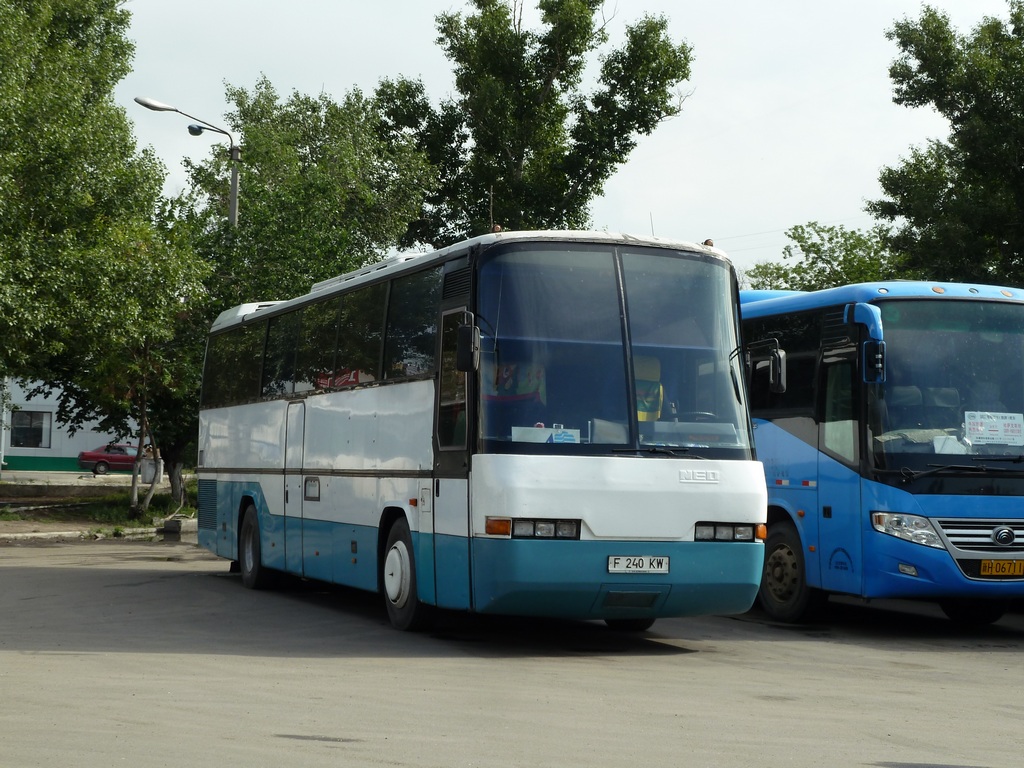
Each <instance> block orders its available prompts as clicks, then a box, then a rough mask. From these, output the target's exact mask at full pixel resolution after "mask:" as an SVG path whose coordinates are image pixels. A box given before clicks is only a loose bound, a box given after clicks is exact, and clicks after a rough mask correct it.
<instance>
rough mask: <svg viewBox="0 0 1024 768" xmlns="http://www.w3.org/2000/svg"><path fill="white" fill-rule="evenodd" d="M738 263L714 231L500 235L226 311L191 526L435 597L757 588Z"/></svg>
mask: <svg viewBox="0 0 1024 768" xmlns="http://www.w3.org/2000/svg"><path fill="white" fill-rule="evenodd" d="M745 397H746V393H745V388H744V383H743V371H742V365H741V355H740V349H739V305H738V290H737V287H736V276H735V271H734V269H733V267H732V265H731V264H730V262H729V261H728V259H726V258H725V257H724V255H723V254H721V253H720V252H718V251H715V250H713V249H710V248H705V247H703V246H698V245H691V244H685V243H676V242H669V241H666V240H661V239H638V238H635V237H626V236H618V235H611V234H606V233H600V232H596V233H585V232H518V233H496V234H490V235H486V236H483V237H479V238H476V239H474V240H470V241H467V242H464V243H460V244H458V245H454V246H451V247H448V248H445V249H443V250H440V251H436V252H433V253H426V254H418V255H403V256H398V257H394V258H391V259H388V260H385V261H382V262H380V263H378V264H373V265H371V266H368V267H366V268H364V269H361V270H358V271H355V272H352V273H350V274H346V275H343V276H341V277H338V278H334V279H331V280H327V281H325V282H323V283H319V284H317V285H315V286H313V289H312V290H311V291H310V292H309V293H308V294H306V295H304V296H300V297H298V298H295V299H291V300H288V301H283V302H271V303H264V304H247V305H244V306H240V307H237V308H235V309H233V310H230V311H227V312H225V313H223V314H222V315H221V316H220V317H219V318H218V319H217V320H216V322H215V324H214V325H213V328H212V330H211V334H210V337H209V341H208V346H207V352H206V367H205V375H204V380H203V390H202V405H201V412H200V434H199V465H198V475H199V520H198V527H199V541H200V544H201V545H202V546H204V547H206V548H208V549H209V550H211V551H212V552H214V553H216V554H218V555H220V556H222V557H225V558H229V559H231V560H233V561H236V563H237V567H238V569H239V570H240V571H241V576H242V581H243V583H244V584H245V585H246V586H249V587H264V586H266V585H268V584H269V583H270V581H271V580H272V578H273V576H274V575H275V574H276V573H279V572H285V573H289V574H295V575H298V576H302V577H308V578H311V579H318V580H323V581H326V582H333V583H336V584H343V585H348V586H352V587H357V588H363V589H367V590H374V591H379V592H381V593H382V594H383V595H384V602H385V605H386V607H387V610H388V614H389V618H390V621H391V622H392V624H393V625H394V626H395V627H397V628H400V629H411V628H416V627H418V626H422V625H423V623H424V622H425V621H426V619H427V618H428V617H429V614H430V612H431V610H432V608H433V607H440V608H445V609H453V610H457V611H474V612H480V613H497V614H510V615H530V616H552V617H566V618H576V619H603V620H604V621H606V622H607V623H608V624H609V625H610V626H614V627H617V628H621V629H633V630H642V629H646V628H647V627H649V626H650V625H651V624H652V623H653V621H654V620H655V618H657V617H662V616H686V615H696V614H712V613H740V612H743V611H745V610H747V609H748V608H749V607H750V606H751V605H752V604H753V601H754V598H755V596H756V594H757V588H758V583H759V581H760V577H761V565H762V562H763V556H764V543H763V537H764V534H765V528H764V521H765V509H766V491H765V485H764V475H763V470H762V467H761V465H760V464H759V463H757V462H756V461H755V460H754V455H753V449H752V437H751V428H750V421H749V411H748V409H747V407H746V402H745Z"/></svg>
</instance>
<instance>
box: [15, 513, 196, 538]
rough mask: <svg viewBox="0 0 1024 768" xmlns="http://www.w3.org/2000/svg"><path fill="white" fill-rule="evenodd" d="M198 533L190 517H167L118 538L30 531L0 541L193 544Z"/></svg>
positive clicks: (90, 533)
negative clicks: (152, 540)
mask: <svg viewBox="0 0 1024 768" xmlns="http://www.w3.org/2000/svg"><path fill="white" fill-rule="evenodd" d="M197 532H198V525H197V522H196V520H195V519H193V518H190V517H169V518H167V519H166V520H164V521H163V524H162V525H160V526H146V527H141V528H125V529H123V530H122V532H121V535H120V536H111V535H108V534H104V533H96V532H93V531H89V530H84V531H81V530H80V531H30V532H25V533H2V532H0V541H63V540H68V539H79V540H81V539H89V540H91V541H103V540H106V539H116V540H124V541H137V540H139V539H150V538H154V537H156V536H162V539H161V540H162V541H186V542H193V543H194V542H195V541H196V536H197Z"/></svg>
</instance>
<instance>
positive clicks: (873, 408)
mask: <svg viewBox="0 0 1024 768" xmlns="http://www.w3.org/2000/svg"><path fill="white" fill-rule="evenodd" d="M879 306H880V308H881V310H882V322H883V327H884V329H885V343H886V381H885V384H884V385H883V386H882V392H881V393H879V392H876V393H875V396H874V397H870V398H869V407H870V413H869V422H870V423H871V424H873V425H874V429H873V433H874V436H873V440H872V443H873V445H872V448H873V453H874V459H875V466H876V467H878V468H882V469H891V470H893V469H908V470H911V471H915V472H917V471H923V470H925V468H935V467H936V466H943V465H964V464H966V465H977V464H979V462H980V463H984V462H986V461H988V462H990V463H991V461H992V460H993V459H997V460H1002V461H1011V460H1013V461H1015V460H1018V459H1019V458H1020V457H1021V456H1022V455H1024V305H1022V304H1019V303H1010V302H1006V303H1000V302H994V301H993V302H986V303H981V302H978V301H955V300H950V301H934V300H891V301H886V302H884V303H880V305H879ZM878 394H881V395H882V396H881V397H879V396H878ZM958 456H959V457H960V458H959V459H958ZM1007 468H1009V467H1007Z"/></svg>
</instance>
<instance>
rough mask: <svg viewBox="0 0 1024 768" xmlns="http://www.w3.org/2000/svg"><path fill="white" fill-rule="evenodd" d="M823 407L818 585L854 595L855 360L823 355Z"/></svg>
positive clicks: (857, 557)
mask: <svg viewBox="0 0 1024 768" xmlns="http://www.w3.org/2000/svg"><path fill="white" fill-rule="evenodd" d="M823 363H824V365H823V371H822V372H823V379H822V381H823V385H824V386H823V387H822V389H823V393H824V407H823V409H822V419H821V422H820V424H819V436H818V440H819V442H818V447H819V449H820V450H819V452H818V557H819V564H820V568H821V571H820V573H821V586H822V588H823V589H826V590H828V591H829V592H843V593H846V594H852V595H858V594H860V592H861V586H862V583H863V574H862V573H861V566H862V563H863V557H862V556H861V514H860V507H861V498H860V497H861V482H860V474H859V472H858V471H857V467H858V465H859V458H860V456H859V453H860V441H859V422H858V416H857V414H858V413H860V410H861V409H859V408H858V407H857V405H856V402H857V399H856V397H857V393H858V392H859V391H860V387H859V386H858V384H857V381H856V378H855V374H856V364H855V360H853V359H852V358H850V357H849V356H847V355H835V356H834V357H830V356H829V355H827V354H826V355H825V356H824V358H823Z"/></svg>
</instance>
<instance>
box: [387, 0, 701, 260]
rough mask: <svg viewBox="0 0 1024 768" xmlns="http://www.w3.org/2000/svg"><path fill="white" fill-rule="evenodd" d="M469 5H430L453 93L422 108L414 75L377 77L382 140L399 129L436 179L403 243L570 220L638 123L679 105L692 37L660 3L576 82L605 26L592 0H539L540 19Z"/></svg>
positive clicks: (626, 148)
mask: <svg viewBox="0 0 1024 768" xmlns="http://www.w3.org/2000/svg"><path fill="white" fill-rule="evenodd" d="M471 5H472V6H473V7H474V8H475V13H472V14H469V15H467V16H465V17H464V16H463V15H462V14H459V13H445V14H441V15H440V16H438V17H437V30H438V38H437V42H438V44H439V45H440V46H441V47H442V48H443V49H444V51H445V54H446V55H447V57H448V59H449V60H450V61H451V62H452V63H453V65H454V69H455V88H456V91H457V95H456V96H454V97H451V98H446V99H444V100H442V101H441V103H440V105H439V106H438V108H436V109H435V108H433V107H432V106H431V104H430V102H429V100H428V98H427V95H426V91H425V89H424V86H423V84H422V82H420V81H414V80H409V79H405V78H401V79H398V80H384V81H382V83H381V84H380V86H379V88H378V90H377V93H376V96H377V100H378V102H379V104H380V105H381V108H382V110H383V112H384V121H383V123H382V126H381V130H382V131H383V134H384V136H385V137H387V138H388V139H389V141H404V140H406V139H407V138H408V137H409V136H412V137H414V138H415V140H416V143H417V145H418V146H419V147H420V148H422V149H423V151H424V152H426V153H427V155H428V156H429V157H430V160H431V162H432V164H433V166H434V167H435V168H436V169H437V171H438V174H439V182H440V183H439V186H438V187H437V189H436V190H435V191H434V192H433V193H432V194H430V195H429V196H428V197H427V200H426V204H425V205H424V207H423V210H422V212H421V214H420V216H419V217H418V218H416V219H415V220H414V221H413V222H412V224H411V225H410V227H409V230H408V232H407V234H406V236H405V239H404V243H405V244H406V245H412V244H414V243H428V244H431V245H434V246H442V245H446V244H450V243H452V242H455V241H457V240H460V239H462V238H465V237H469V236H473V235H478V234H482V233H484V232H488V231H490V230H491V228H492V226H493V225H494V224H498V225H501V226H503V227H505V228H509V229H531V228H563V227H565V228H578V227H584V226H586V225H587V223H588V221H589V203H590V201H591V200H592V199H593V198H594V197H595V196H597V195H600V194H601V192H602V190H603V185H604V183H605V182H606V181H607V180H608V178H609V177H610V176H611V174H612V173H613V172H614V170H615V168H616V167H617V166H618V165H620V164H622V163H623V162H625V160H626V159H627V158H628V156H629V153H630V152H631V151H632V150H633V148H634V147H635V146H636V142H637V137H638V136H641V135H649V134H650V133H651V132H652V131H653V130H654V129H655V128H656V127H657V126H658V124H659V123H660V122H661V121H662V120H664V119H666V118H668V117H671V116H674V115H676V114H678V113H679V111H680V109H681V103H682V97H680V96H679V95H677V94H675V93H674V91H673V89H674V88H676V87H677V86H678V85H679V84H680V83H681V82H682V81H684V80H685V79H686V78H687V77H689V74H690V48H689V47H688V46H687V45H686V44H685V43H674V42H673V41H672V40H671V39H670V38H669V36H668V32H667V28H668V22H667V21H666V19H665V18H664V17H651V16H648V17H645V18H643V19H642V20H640V21H639V22H637V23H636V24H634V25H632V26H629V27H627V29H626V40H625V42H624V43H623V44H622V46H621V47H619V48H615V49H613V50H611V51H608V52H606V53H604V54H603V55H601V56H600V72H599V75H598V79H597V88H596V89H595V90H594V91H593V92H592V93H590V94H589V95H588V94H585V93H584V92H583V90H582V84H583V80H584V73H585V70H586V67H587V63H588V56H590V55H591V54H595V53H596V52H598V51H599V50H600V48H601V46H603V45H604V44H605V43H606V42H607V40H608V34H607V32H606V30H605V25H604V24H603V23H598V22H597V21H596V20H595V16H596V15H597V13H598V12H599V11H600V9H601V8H602V6H603V2H602V0H539V2H538V7H539V9H540V13H541V22H542V25H543V28H542V29H541V30H540V31H537V32H534V31H531V30H528V29H525V28H524V26H523V19H522V17H523V4H522V3H521V2H520V0H512V2H509V1H508V0H472V1H471Z"/></svg>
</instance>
